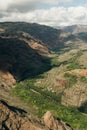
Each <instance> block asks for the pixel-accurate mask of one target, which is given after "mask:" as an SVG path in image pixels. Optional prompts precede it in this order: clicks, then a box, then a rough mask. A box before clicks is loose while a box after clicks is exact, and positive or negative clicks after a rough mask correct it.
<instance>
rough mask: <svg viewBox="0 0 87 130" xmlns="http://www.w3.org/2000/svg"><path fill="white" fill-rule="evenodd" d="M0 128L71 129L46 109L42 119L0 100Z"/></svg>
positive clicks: (28, 129)
mask: <svg viewBox="0 0 87 130" xmlns="http://www.w3.org/2000/svg"><path fill="white" fill-rule="evenodd" d="M0 130H72V128H71V127H70V126H68V125H66V124H65V123H64V122H62V121H60V120H56V119H55V118H54V116H53V115H52V114H51V113H50V112H49V111H48V112H47V113H46V114H45V115H44V116H43V118H42V119H39V118H36V117H34V116H31V115H28V114H27V113H26V111H24V110H22V109H20V108H16V107H13V106H10V105H8V104H7V103H6V102H5V101H3V100H0Z"/></svg>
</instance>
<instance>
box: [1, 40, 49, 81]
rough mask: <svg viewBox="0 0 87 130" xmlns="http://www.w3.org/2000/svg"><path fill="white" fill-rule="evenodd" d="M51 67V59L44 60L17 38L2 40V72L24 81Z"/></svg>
mask: <svg viewBox="0 0 87 130" xmlns="http://www.w3.org/2000/svg"><path fill="white" fill-rule="evenodd" d="M45 65H47V67H45ZM49 66H50V61H49V59H48V60H46V59H44V57H42V56H41V55H39V54H38V53H37V52H36V51H35V50H33V49H32V48H31V47H30V46H29V45H28V44H27V43H26V42H25V41H23V40H20V39H17V38H0V70H1V71H2V72H4V73H8V72H10V73H11V74H12V75H13V76H14V78H15V79H17V80H22V79H24V78H26V77H28V76H29V77H31V76H35V75H37V74H40V73H42V72H44V71H46V70H48V69H49V68H50V67H49Z"/></svg>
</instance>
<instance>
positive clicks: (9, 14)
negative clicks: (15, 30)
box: [0, 0, 87, 26]
mask: <svg viewBox="0 0 87 130" xmlns="http://www.w3.org/2000/svg"><path fill="white" fill-rule="evenodd" d="M70 1H74V0H44V1H41V0H14V1H13V0H3V1H2V2H1V3H0V21H25V22H36V23H40V24H46V25H51V26H59V25H70V24H87V7H86V6H85V7H84V6H77V7H66V8H65V7H55V6H54V7H51V8H49V9H38V8H37V9H36V7H38V4H41V3H47V4H53V3H54V4H55V3H56V2H70ZM35 9H36V10H35Z"/></svg>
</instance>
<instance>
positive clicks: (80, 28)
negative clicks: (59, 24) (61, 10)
mask: <svg viewBox="0 0 87 130" xmlns="http://www.w3.org/2000/svg"><path fill="white" fill-rule="evenodd" d="M62 30H63V31H64V32H70V33H73V34H76V33H81V32H87V25H72V26H66V27H63V28H62Z"/></svg>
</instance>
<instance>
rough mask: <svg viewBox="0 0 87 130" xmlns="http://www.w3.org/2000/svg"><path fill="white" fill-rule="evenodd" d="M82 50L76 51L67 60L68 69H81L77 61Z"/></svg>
mask: <svg viewBox="0 0 87 130" xmlns="http://www.w3.org/2000/svg"><path fill="white" fill-rule="evenodd" d="M82 54H83V53H82V52H78V53H77V54H76V55H75V56H73V57H72V58H71V59H70V60H69V61H68V64H69V65H68V66H67V69H68V70H73V69H82V66H81V65H80V64H79V62H78V58H79V57H80V56H81V55H82Z"/></svg>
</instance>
